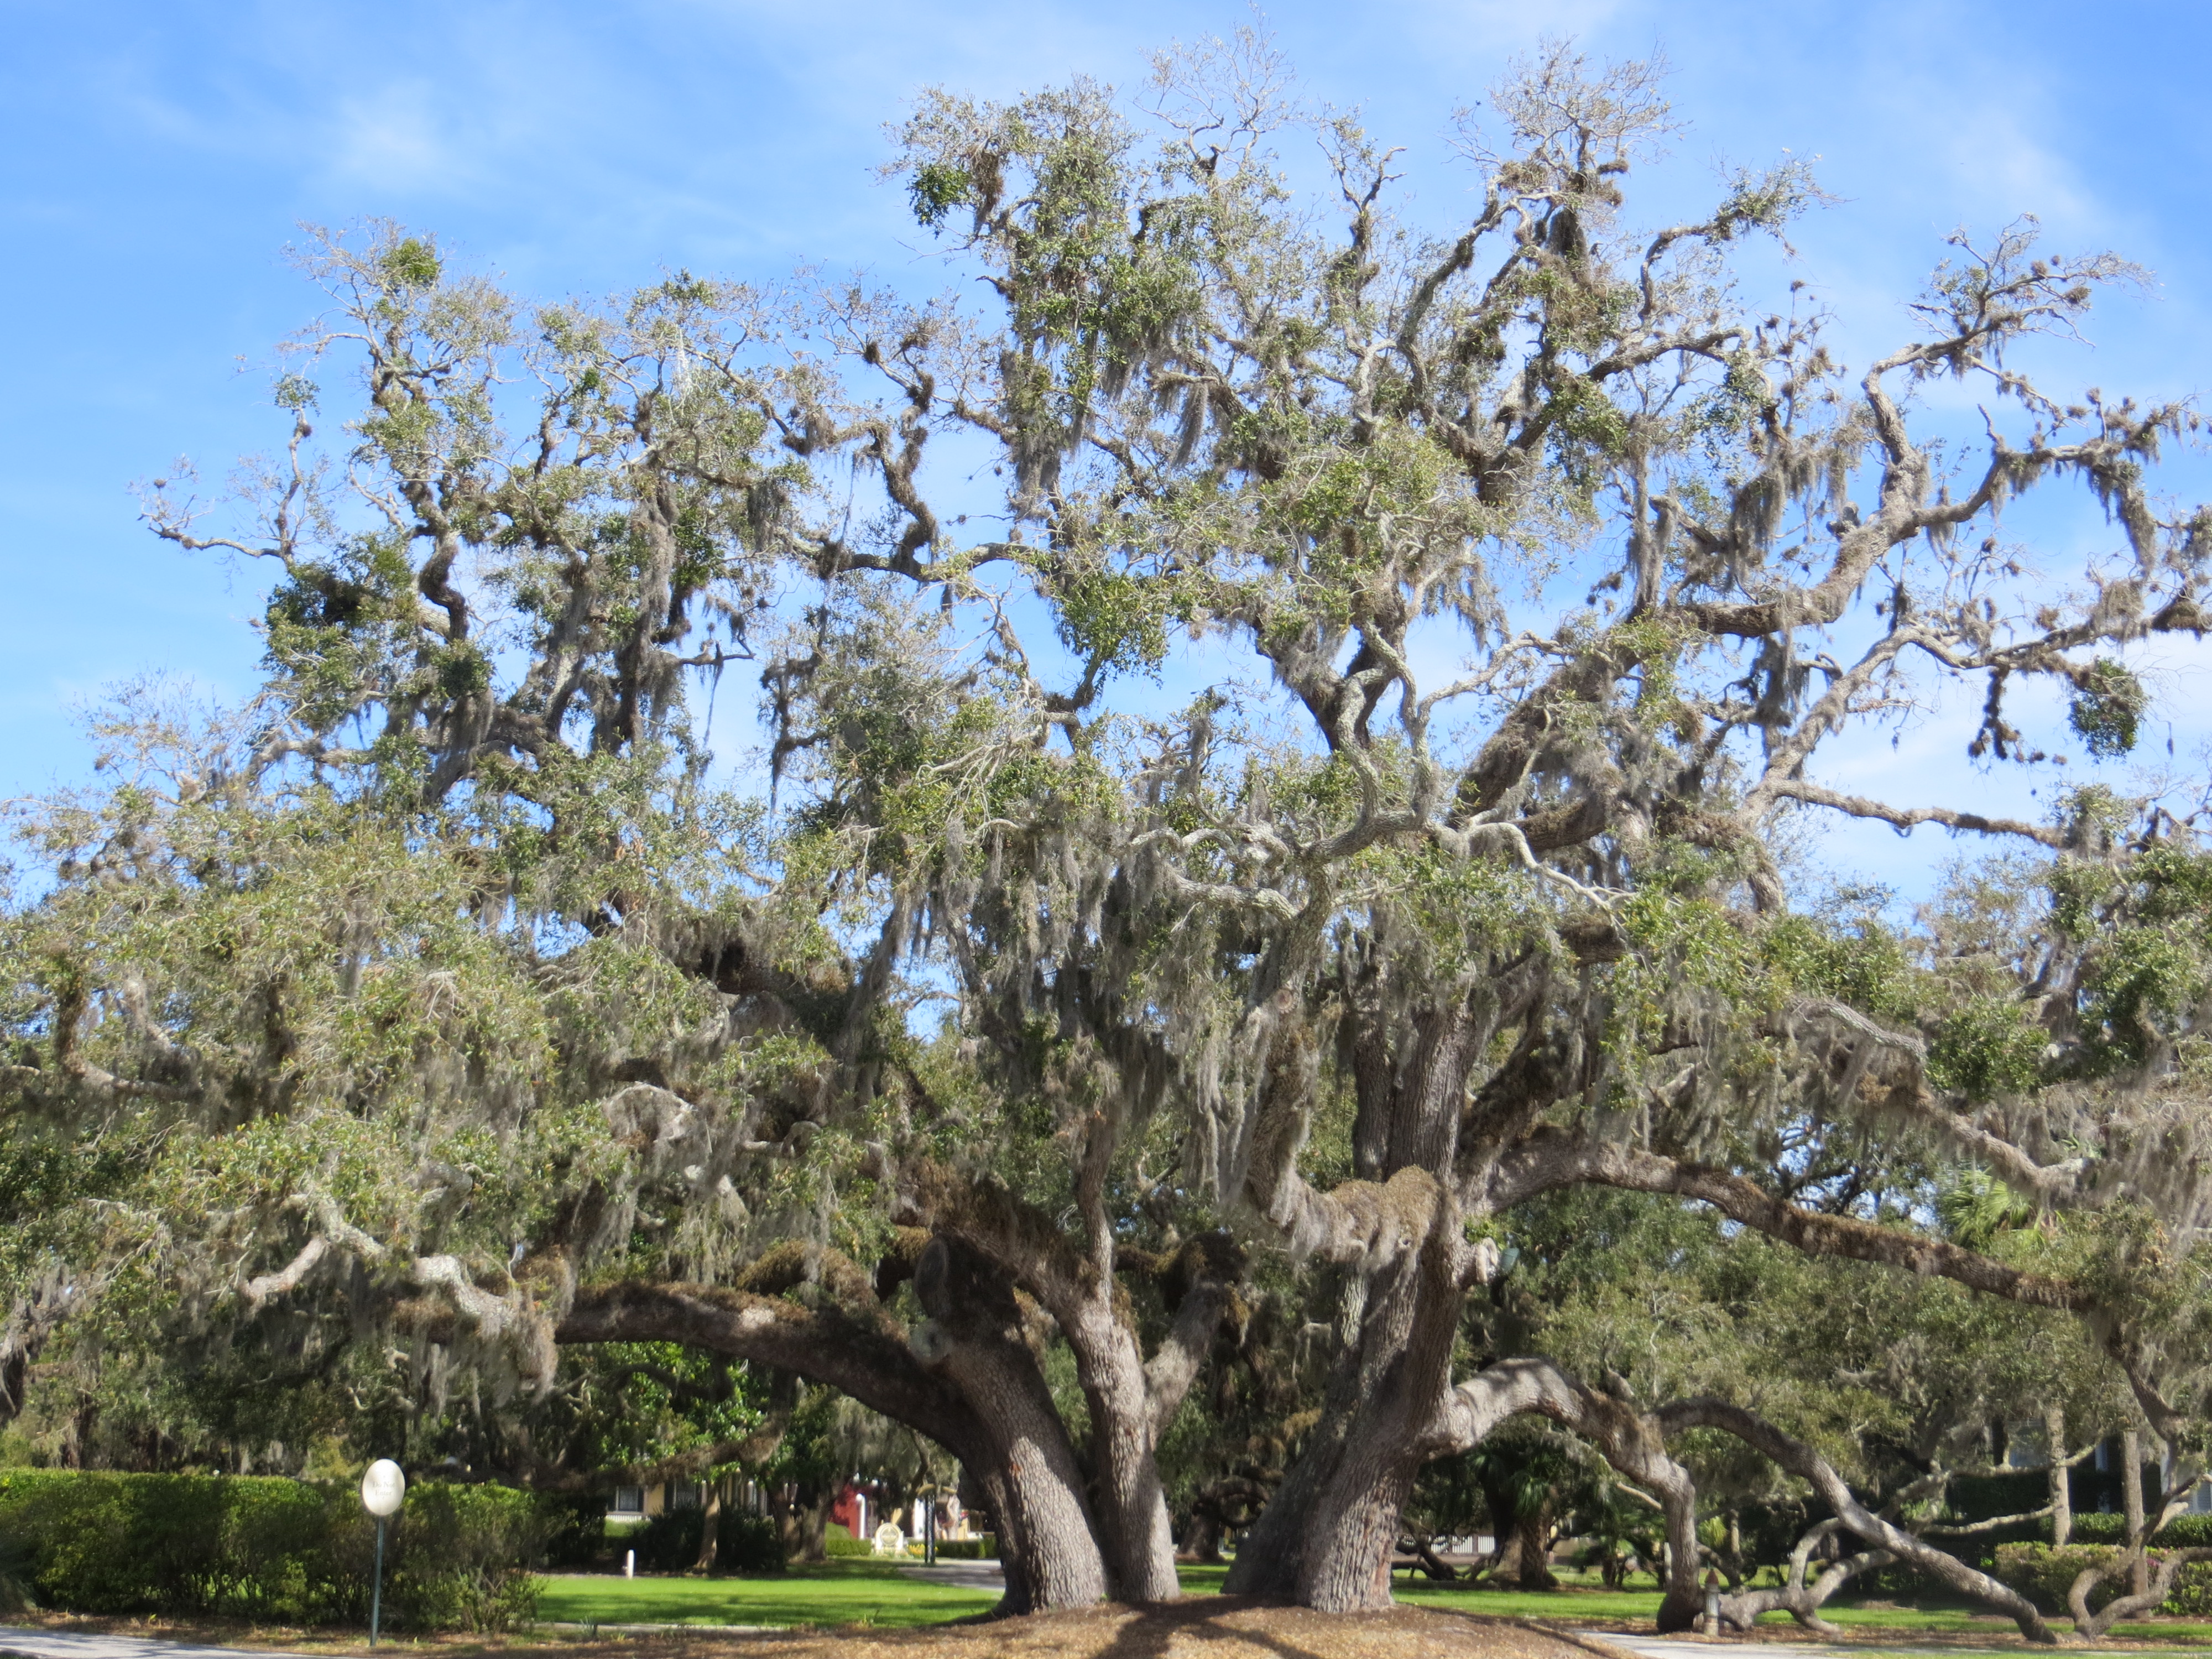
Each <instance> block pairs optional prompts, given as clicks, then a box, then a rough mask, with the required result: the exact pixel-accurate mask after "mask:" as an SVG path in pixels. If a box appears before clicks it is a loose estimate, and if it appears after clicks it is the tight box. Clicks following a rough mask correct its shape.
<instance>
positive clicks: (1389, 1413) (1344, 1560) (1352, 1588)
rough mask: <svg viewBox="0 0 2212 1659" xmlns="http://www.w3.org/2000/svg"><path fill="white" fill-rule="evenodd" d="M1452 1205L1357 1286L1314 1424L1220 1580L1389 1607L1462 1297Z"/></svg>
mask: <svg viewBox="0 0 2212 1659" xmlns="http://www.w3.org/2000/svg"><path fill="white" fill-rule="evenodd" d="M1458 1226H1459V1219H1458V1215H1457V1212H1456V1211H1454V1210H1452V1209H1451V1208H1450V1207H1449V1206H1440V1207H1439V1209H1438V1210H1437V1213H1436V1216H1435V1218H1433V1221H1432V1225H1430V1226H1429V1227H1427V1228H1426V1229H1425V1230H1424V1232H1423V1234H1422V1235H1420V1236H1417V1237H1414V1238H1413V1239H1412V1240H1409V1241H1408V1242H1409V1243H1411V1244H1412V1245H1413V1248H1411V1249H1405V1250H1404V1251H1403V1253H1402V1254H1401V1255H1400V1256H1399V1258H1398V1260H1397V1261H1396V1262H1395V1264H1394V1265H1393V1266H1392V1267H1389V1269H1387V1270H1386V1273H1385V1274H1384V1275H1383V1276H1382V1277H1381V1278H1379V1279H1377V1280H1376V1282H1375V1283H1374V1284H1373V1285H1371V1287H1370V1291H1369V1296H1370V1302H1369V1306H1368V1311H1367V1314H1366V1316H1365V1318H1364V1319H1363V1320H1362V1321H1361V1322H1360V1331H1359V1336H1358V1340H1357V1341H1356V1343H1354V1344H1353V1345H1352V1346H1351V1348H1350V1350H1349V1351H1348V1352H1346V1355H1345V1357H1344V1358H1342V1359H1341V1360H1340V1362H1339V1364H1338V1365H1337V1368H1336V1371H1335V1374H1334V1376H1332V1378H1331V1380H1330V1400H1329V1408H1328V1409H1327V1410H1326V1411H1324V1413H1322V1424H1323V1428H1322V1430H1321V1431H1318V1432H1316V1435H1315V1437H1314V1438H1313V1439H1312V1440H1311V1441H1310V1442H1309V1443H1308V1444H1307V1447H1306V1449H1305V1450H1304V1453H1303V1454H1302V1455H1300V1457H1299V1458H1298V1461H1297V1463H1296V1464H1294V1465H1293V1466H1292V1468H1291V1473H1290V1475H1289V1477H1288V1479H1286V1480H1285V1481H1284V1483H1283V1487H1282V1490H1281V1491H1280V1492H1278V1493H1277V1494H1276V1495H1275V1499H1274V1501H1273V1503H1271V1504H1268V1505H1267V1512H1266V1513H1265V1514H1263V1515H1262V1516H1261V1517H1260V1522H1259V1524H1258V1525H1257V1526H1256V1527H1255V1528H1253V1529H1252V1532H1251V1534H1249V1536H1248V1537H1247V1539H1246V1541H1245V1544H1244V1547H1243V1548H1242V1549H1240V1550H1239V1551H1238V1552H1237V1565H1236V1566H1235V1567H1233V1568H1231V1571H1230V1574H1229V1578H1228V1582H1227V1583H1225V1586H1224V1588H1225V1589H1227V1590H1228V1591H1229V1592H1230V1593H1231V1594H1232V1595H1262V1596H1273V1597H1280V1598H1283V1599H1286V1600H1291V1601H1297V1602H1299V1603H1301V1604H1302V1605H1304V1606H1306V1607H1316V1608H1318V1609H1320V1610H1321V1611H1322V1612H1325V1613H1356V1612H1364V1611H1372V1610H1376V1609H1379V1608H1383V1607H1389V1605H1390V1557H1391V1553H1392V1552H1393V1551H1394V1550H1395V1548H1396V1547H1397V1542H1398V1536H1399V1516H1400V1512H1401V1510H1403V1509H1404V1507H1405V1504H1406V1499H1407V1496H1408V1495H1409V1494H1410V1493H1411V1492H1412V1491H1413V1480H1414V1477H1415V1476H1416V1475H1418V1474H1419V1473H1420V1468H1421V1465H1422V1464H1423V1463H1424V1462H1426V1461H1427V1458H1428V1456H1429V1455H1430V1453H1431V1450H1432V1449H1433V1448H1432V1446H1431V1443H1430V1436H1431V1430H1432V1427H1433V1425H1435V1423H1436V1421H1437V1414H1438V1411H1439V1408H1440V1406H1441V1403H1442V1401H1443V1397H1444V1395H1445V1394H1446V1392H1447V1391H1448V1390H1449V1387H1450V1382H1451V1356H1452V1348H1453V1346H1454V1341H1455V1338H1456V1336H1457V1334H1458V1330H1459V1316H1460V1311H1461V1308H1462V1304H1463V1303H1464V1300H1465V1297H1464V1293H1463V1292H1462V1291H1461V1290H1460V1288H1459V1285H1458V1282H1457V1278H1456V1275H1455V1273H1454V1272H1453V1267H1454V1265H1455V1264H1454V1255H1455V1252H1454V1249H1453V1245H1454V1244H1455V1240H1454V1239H1452V1238H1451V1237H1449V1235H1450V1234H1452V1233H1454V1232H1455V1231H1457V1229H1458Z"/></svg>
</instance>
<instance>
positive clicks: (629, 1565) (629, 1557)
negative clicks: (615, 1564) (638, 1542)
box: [623, 1550, 637, 1578]
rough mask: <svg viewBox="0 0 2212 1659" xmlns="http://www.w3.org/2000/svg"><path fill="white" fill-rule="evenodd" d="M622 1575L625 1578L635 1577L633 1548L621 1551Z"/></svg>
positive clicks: (635, 1556)
mask: <svg viewBox="0 0 2212 1659" xmlns="http://www.w3.org/2000/svg"><path fill="white" fill-rule="evenodd" d="M623 1577H625V1578H635V1577H637V1552H636V1551H635V1550H624V1551H623Z"/></svg>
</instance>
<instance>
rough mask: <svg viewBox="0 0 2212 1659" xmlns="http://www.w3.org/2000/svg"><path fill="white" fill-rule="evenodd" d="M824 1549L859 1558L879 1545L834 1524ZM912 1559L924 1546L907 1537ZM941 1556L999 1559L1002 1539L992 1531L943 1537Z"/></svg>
mask: <svg viewBox="0 0 2212 1659" xmlns="http://www.w3.org/2000/svg"><path fill="white" fill-rule="evenodd" d="M823 1553H824V1554H826V1555H829V1556H831V1557H833V1558H836V1559H847V1558H854V1559H857V1558H859V1557H861V1556H872V1555H874V1554H875V1553H876V1547H875V1546H874V1545H873V1544H872V1543H871V1542H870V1541H868V1540H866V1539H865V1538H855V1537H854V1536H853V1534H851V1533H849V1532H848V1531H846V1530H845V1528H842V1527H832V1528H829V1533H828V1534H827V1536H825V1537H824V1538H823ZM907 1554H908V1559H912V1560H917V1561H918V1560H920V1559H921V1545H920V1544H918V1543H916V1542H915V1541H914V1540H912V1539H908V1541H907ZM937 1559H939V1560H940V1561H995V1560H997V1559H999V1541H998V1539H997V1538H996V1537H994V1535H993V1534H990V1533H985V1534H982V1536H981V1537H980V1538H940V1539H939V1540H938V1541H937Z"/></svg>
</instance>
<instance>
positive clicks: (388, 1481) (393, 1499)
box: [361, 1457, 407, 1647]
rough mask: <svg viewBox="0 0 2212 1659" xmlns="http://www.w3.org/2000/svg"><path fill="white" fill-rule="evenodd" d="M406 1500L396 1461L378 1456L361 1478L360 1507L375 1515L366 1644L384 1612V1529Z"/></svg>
mask: <svg viewBox="0 0 2212 1659" xmlns="http://www.w3.org/2000/svg"><path fill="white" fill-rule="evenodd" d="M406 1501H407V1476H406V1474H404V1472H403V1471H402V1470H401V1469H400V1467H399V1465H398V1464H397V1463H395V1462H392V1460H391V1459H390V1458H388V1457H380V1458H378V1459H377V1460H376V1462H374V1463H371V1464H370V1465H369V1466H368V1474H364V1475H362V1478H361V1506H362V1508H363V1509H365V1510H368V1512H369V1513H370V1514H371V1515H373V1516H375V1517H376V1577H375V1578H374V1580H373V1581H372V1584H371V1588H370V1589H369V1592H368V1644H369V1646H371V1647H374V1646H375V1645H376V1626H377V1624H378V1622H379V1620H380V1618H381V1616H382V1614H383V1612H384V1528H385V1523H386V1522H388V1521H390V1520H391V1518H392V1516H395V1515H397V1514H398V1513H399V1506H400V1504H404V1503H405V1502H406Z"/></svg>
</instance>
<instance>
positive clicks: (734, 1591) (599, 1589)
mask: <svg viewBox="0 0 2212 1659" xmlns="http://www.w3.org/2000/svg"><path fill="white" fill-rule="evenodd" d="M1228 1571H1229V1570H1228V1568H1226V1567H1200V1566H1182V1567H1179V1568H1178V1569H1177V1570H1176V1573H1177V1577H1180V1578H1181V1579H1182V1587H1183V1589H1184V1591H1185V1593H1186V1594H1188V1595H1218V1594H1219V1593H1220V1590H1221V1581H1222V1580H1223V1579H1224V1578H1225V1577H1227V1576H1228ZM544 1585H545V1589H544V1596H543V1597H542V1599H541V1600H540V1601H539V1602H538V1617H539V1618H540V1619H541V1620H546V1621H548V1622H556V1623H564V1624H601V1625H769V1626H779V1627H797V1626H837V1625H872V1626H878V1628H904V1627H907V1626H917V1625H939V1624H944V1623H945V1622H947V1621H949V1620H954V1619H963V1618H969V1617H972V1616H973V1615H975V1614H976V1613H987V1612H989V1611H990V1610H991V1608H992V1607H994V1606H996V1605H997V1603H998V1599H999V1598H998V1594H997V1592H996V1591H994V1590H979V1589H960V1588H958V1587H957V1586H955V1585H951V1584H939V1583H924V1582H922V1581H921V1580H918V1579H914V1578H909V1577H906V1576H905V1575H904V1574H902V1573H901V1572H900V1571H898V1569H897V1568H896V1566H895V1565H892V1564H891V1563H890V1562H887V1561H872V1560H852V1559H846V1560H832V1561H826V1562H823V1563H821V1564H820V1565H813V1566H807V1565H793V1566H792V1567H790V1568H789V1569H787V1571H783V1572H781V1573H778V1574H774V1575H770V1576H769V1577H760V1578H690V1577H645V1578H623V1577H619V1576H617V1575H615V1574H611V1573H568V1574H558V1575H553V1576H550V1577H547V1578H546V1579H545V1580H544ZM1392 1589H1393V1592H1394V1593H1395V1595H1396V1597H1397V1599H1398V1600H1399V1601H1404V1602H1409V1603H1411V1604H1413V1606H1416V1607H1437V1608H1452V1609H1456V1610H1458V1611H1460V1612H1463V1613H1498V1614H1501V1615H1504V1616H1506V1617H1509V1618H1516V1619H1543V1620H1565V1621H1569V1622H1571V1623H1574V1624H1578V1625H1579V1624H1594V1625H1623V1624H1628V1625H1643V1626H1645V1627H1647V1628H1648V1627H1649V1626H1650V1624H1651V1622H1652V1620H1653V1619H1654V1618H1655V1617H1656V1614H1657V1613H1658V1611H1659V1593H1658V1591H1657V1590H1656V1589H1619V1590H1608V1589H1599V1588H1596V1587H1595V1586H1589V1587H1585V1586H1580V1585H1569V1586H1567V1587H1566V1588H1564V1589H1558V1590H1551V1591H1542V1590H1509V1589H1471V1588H1468V1587H1465V1586H1461V1585H1451V1584H1438V1583H1432V1582H1431V1581H1430V1580H1428V1579H1425V1578H1419V1577H1416V1578H1413V1579H1412V1580H1410V1581H1409V1580H1407V1578H1405V1577H1400V1578H1399V1579H1398V1580H1397V1581H1396V1582H1395V1583H1394V1584H1393V1586H1392ZM1822 1611H1823V1613H1825V1615H1826V1617H1827V1618H1828V1619H1829V1620H1831V1621H1832V1622H1833V1623H1835V1624H1838V1625H1840V1626H1844V1628H1845V1629H1846V1630H1852V1631H1861V1632H1865V1634H1866V1635H1868V1636H1875V1635H1877V1634H1880V1635H1891V1636H1907V1635H1910V1634H1913V1633H1919V1634H1924V1635H1927V1636H1931V1637H1942V1638H1949V1639H1951V1640H1954V1641H1955V1640H1957V1639H1958V1638H1960V1637H1962V1636H1966V1635H1969V1634H1971V1633H1972V1632H1974V1631H1976V1630H1978V1629H1980V1630H1987V1631H1988V1632H1990V1634H1991V1635H1992V1636H1993V1637H1996V1636H2002V1635H2003V1634H2005V1633H2007V1632H2010V1631H2011V1629H2012V1624H2011V1621H2010V1620H2005V1619H2002V1618H1992V1616H1991V1615H1990V1614H1989V1613H1985V1612H1979V1611H1978V1610H1976V1609H1972V1608H1969V1607H1856V1606H1853V1605H1851V1604H1850V1603H1849V1602H1844V1603H1837V1602H1830V1603H1829V1604H1828V1606H1827V1607H1825V1608H1824V1609H1822ZM1762 1622H1765V1623H1769V1624H1783V1625H1787V1624H1789V1623H1790V1615H1789V1614H1788V1613H1770V1614H1768V1615H1767V1617H1766V1619H1765V1620H1763V1621H1762ZM2112 1634H2113V1635H2114V1636H2115V1637H2117V1638H2119V1639H2121V1640H2123V1641H2133V1642H2154V1643H2158V1644H2160V1645H2161V1646H2167V1645H2170V1646H2171V1648H2172V1649H2175V1650H2180V1649H2201V1648H2204V1647H2208V1646H2212V1624H2179V1623H2175V1624H2134V1625H2122V1626H2118V1628H2117V1629H2115V1630H2114V1631H2113V1632H2112ZM1867 1659H1880V1655H1879V1653H1878V1651H1877V1650H1875V1649H1873V1648H1872V1647H1871V1646H1869V1651H1868V1655H1867ZM2143 1659H2148V1656H2143Z"/></svg>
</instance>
